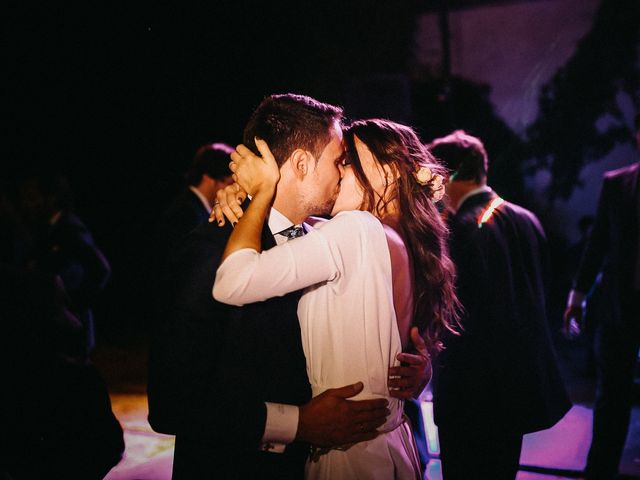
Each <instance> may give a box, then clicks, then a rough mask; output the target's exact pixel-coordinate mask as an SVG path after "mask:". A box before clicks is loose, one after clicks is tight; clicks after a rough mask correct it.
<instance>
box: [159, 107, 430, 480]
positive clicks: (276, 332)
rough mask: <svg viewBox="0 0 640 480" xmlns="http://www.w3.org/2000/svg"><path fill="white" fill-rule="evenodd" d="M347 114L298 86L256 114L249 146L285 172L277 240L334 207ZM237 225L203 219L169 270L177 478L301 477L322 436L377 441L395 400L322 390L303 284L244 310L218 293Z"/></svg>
mask: <svg viewBox="0 0 640 480" xmlns="http://www.w3.org/2000/svg"><path fill="white" fill-rule="evenodd" d="M341 117H342V111H341V109H339V108H337V107H334V106H332V105H327V104H323V103H320V102H317V101H316V100H314V99H311V98H309V97H304V96H299V95H292V94H286V95H273V96H271V97H268V98H266V99H265V100H264V101H263V102H262V103H261V104H260V106H259V107H258V108H257V110H256V111H255V112H254V113H253V115H252V116H251V118H250V120H249V122H248V124H247V126H246V128H245V132H244V143H245V144H246V145H254V138H255V137H259V138H263V139H265V140H266V141H267V142H268V143H269V145H270V147H271V149H272V152H273V153H274V156H275V157H276V159H277V161H278V162H279V164H280V166H281V172H282V175H281V180H280V182H279V184H278V191H277V195H276V197H275V199H274V204H273V208H272V210H271V212H270V215H269V220H268V222H267V224H266V225H265V228H264V230H263V239H262V242H263V245H264V247H265V248H271V247H273V246H274V245H276V243H280V242H284V241H286V240H287V237H288V236H287V234H286V232H285V230H288V229H289V227H291V226H293V225H295V224H300V223H302V222H303V221H304V219H305V218H306V217H308V216H309V215H311V214H326V213H329V212H330V211H331V207H332V206H333V202H334V201H335V197H336V195H337V192H338V190H339V182H340V179H341V165H342V163H341V162H342V160H343V156H344V148H343V145H342V131H341ZM231 228H232V227H231V226H230V225H229V223H228V222H227V223H226V225H225V226H224V228H219V227H218V226H217V225H215V224H209V223H207V224H204V225H202V226H200V227H198V228H196V229H195V230H194V231H193V232H191V233H190V234H189V235H188V236H187V237H186V239H185V241H184V242H183V244H182V245H181V246H180V248H178V249H177V251H176V255H175V256H173V257H172V258H171V260H170V265H169V267H168V268H167V269H166V272H167V275H166V277H165V278H164V281H163V282H162V283H163V285H164V287H163V289H162V290H161V291H160V292H159V301H160V302H161V303H162V308H161V310H162V311H164V312H165V314H164V315H163V317H162V319H161V323H160V328H159V329H158V331H157V332H156V335H155V338H154V342H153V344H152V350H151V356H150V371H149V388H148V391H149V422H150V424H151V425H152V427H153V428H154V429H155V430H157V431H160V432H165V433H171V434H175V435H176V448H175V457H174V470H173V475H174V477H173V478H174V479H183V478H193V479H205V478H223V479H224V478H265V479H301V478H303V476H304V463H305V460H306V458H307V455H308V453H309V445H310V444H312V445H316V446H320V447H322V446H324V447H328V446H336V445H343V444H348V443H352V442H357V441H361V440H365V439H370V438H373V436H375V434H376V433H375V429H376V427H378V426H379V425H381V424H382V423H383V422H384V419H385V416H386V414H387V413H388V412H387V409H386V400H365V401H358V402H356V401H352V400H348V398H349V397H351V396H353V395H355V394H357V393H358V392H359V391H360V390H361V388H362V385H361V384H355V385H348V386H345V387H343V388H340V389H330V390H328V391H326V392H324V393H323V394H321V395H319V396H317V397H315V398H313V399H311V391H310V386H309V381H308V378H307V374H306V364H305V358H304V354H303V351H302V344H301V339H300V328H299V324H298V317H297V303H298V298H299V295H300V293H299V292H298V293H292V294H288V295H285V296H283V297H279V298H274V299H270V300H267V301H265V302H260V303H257V304H253V305H247V306H244V307H242V308H234V307H229V306H227V305H223V304H221V303H218V302H216V301H215V300H214V299H213V297H212V287H213V282H214V279H215V272H216V269H217V267H218V264H219V261H220V257H221V255H222V252H223V250H224V247H225V245H226V242H227V239H228V237H229V234H230V231H231ZM422 367H424V365H422ZM415 370H416V371H418V370H419V368H416V369H415ZM418 376H421V377H424V374H422V375H418ZM405 380H406V379H405ZM390 385H391V383H390ZM214 457H215V459H216V460H215V461H212V460H211V459H212V458H214Z"/></svg>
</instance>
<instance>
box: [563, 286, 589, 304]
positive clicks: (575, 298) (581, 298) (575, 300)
mask: <svg viewBox="0 0 640 480" xmlns="http://www.w3.org/2000/svg"><path fill="white" fill-rule="evenodd" d="M586 298H587V296H586V295H585V294H584V293H582V292H579V291H578V290H571V291H570V292H569V298H567V307H581V306H583V303H584V302H585V300H586Z"/></svg>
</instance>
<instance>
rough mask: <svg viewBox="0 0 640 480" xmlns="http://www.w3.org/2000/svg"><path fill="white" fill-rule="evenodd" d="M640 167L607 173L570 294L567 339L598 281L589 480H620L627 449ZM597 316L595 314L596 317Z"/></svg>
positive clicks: (638, 293)
mask: <svg viewBox="0 0 640 480" xmlns="http://www.w3.org/2000/svg"><path fill="white" fill-rule="evenodd" d="M636 140H637V142H638V145H640V115H637V116H636ZM639 181H640V162H636V163H634V164H631V165H629V166H628V167H624V168H621V169H618V170H613V171H610V172H607V173H605V175H604V181H603V184H602V191H601V193H600V199H599V202H598V210H597V213H596V218H595V221H594V224H593V227H592V230H591V235H590V238H589V240H588V242H587V244H586V247H585V250H584V252H583V256H582V260H581V262H580V267H579V268H578V272H577V274H576V277H575V281H574V287H573V290H572V291H571V292H570V293H569V298H568V300H567V309H566V311H565V315H564V329H565V334H566V335H567V336H569V337H572V336H574V335H576V334H578V333H579V331H580V329H581V327H582V325H581V323H582V320H583V302H584V301H586V302H587V303H589V299H587V298H586V297H587V292H589V291H590V289H591V287H592V286H593V284H594V282H595V281H596V279H597V278H598V277H599V274H601V275H600V284H599V285H598V288H599V289H600V296H599V299H598V302H599V305H598V308H597V311H596V312H595V313H594V314H593V315H591V316H592V317H593V318H595V319H597V324H596V326H595V350H596V366H597V378H598V384H597V391H596V401H595V405H594V409H593V436H592V440H591V448H590V449H589V455H588V457H587V465H586V474H587V476H586V478H588V479H610V478H615V477H616V475H617V472H618V464H619V463H620V457H621V456H622V451H623V448H624V444H625V440H626V437H627V431H628V428H629V418H630V414H631V405H632V402H633V380H634V369H635V365H636V360H637V355H638V346H639V345H640V236H639V235H638V230H639V229H640V226H639V225H640V204H639V202H640V187H639V186H638V182H639ZM591 313H593V312H591Z"/></svg>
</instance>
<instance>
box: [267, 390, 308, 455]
mask: <svg viewBox="0 0 640 480" xmlns="http://www.w3.org/2000/svg"><path fill="white" fill-rule="evenodd" d="M265 405H266V406H267V423H266V425H265V427H264V435H263V436H262V442H261V443H260V450H263V451H265V452H274V453H282V452H284V449H285V448H286V446H287V444H289V443H291V442H293V441H294V440H295V438H296V433H298V418H299V409H298V407H296V406H295V405H286V404H284V403H270V402H265Z"/></svg>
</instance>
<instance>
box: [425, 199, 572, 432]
mask: <svg viewBox="0 0 640 480" xmlns="http://www.w3.org/2000/svg"><path fill="white" fill-rule="evenodd" d="M494 198H496V195H495V193H493V192H484V193H480V194H477V195H474V196H472V197H470V198H468V199H467V200H466V201H465V202H464V203H463V204H462V205H461V207H460V209H459V210H458V212H457V213H456V214H455V215H454V216H453V217H452V218H450V228H451V250H450V252H451V257H452V259H453V261H454V263H455V264H456V267H457V269H458V279H457V288H458V295H459V298H460V300H461V302H462V304H463V306H464V308H465V311H466V313H465V315H464V317H463V320H462V323H463V328H464V332H463V333H462V335H460V336H459V337H454V336H450V337H449V338H447V339H446V340H445V347H446V348H445V350H444V351H443V352H442V353H441V355H440V356H439V359H438V369H437V372H436V378H435V379H434V413H435V419H436V423H437V424H438V425H439V426H445V425H446V426H448V427H450V428H456V427H459V428H474V426H475V427H478V428H493V429H502V430H503V431H505V432H510V433H518V434H520V433H522V434H523V433H526V432H532V431H536V430H541V429H545V428H548V427H551V426H552V425H553V424H555V423H556V422H557V421H558V420H559V419H560V418H562V416H563V415H564V414H565V413H566V412H567V411H568V409H569V408H570V402H569V400H568V397H567V394H566V391H565V389H564V386H563V382H562V379H561V377H560V374H559V371H558V367H557V364H556V357H555V353H554V350H553V347H552V343H551V338H550V334H549V328H548V325H547V318H546V312H545V281H546V277H547V275H548V272H547V269H548V257H547V244H546V239H545V235H544V231H543V229H542V226H541V225H540V223H539V221H538V219H537V218H536V217H535V215H534V214H533V213H531V212H529V211H527V210H525V209H524V208H521V207H519V206H517V205H514V204H511V203H508V202H505V203H503V204H502V205H500V206H499V207H498V208H497V209H496V210H495V211H494V213H493V215H492V216H491V217H490V218H489V219H488V220H487V221H486V222H485V223H484V224H483V225H482V227H478V220H479V219H480V218H481V217H482V215H483V212H484V211H485V210H486V208H487V206H488V205H489V204H490V203H491V202H492V200H493V199H494Z"/></svg>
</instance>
